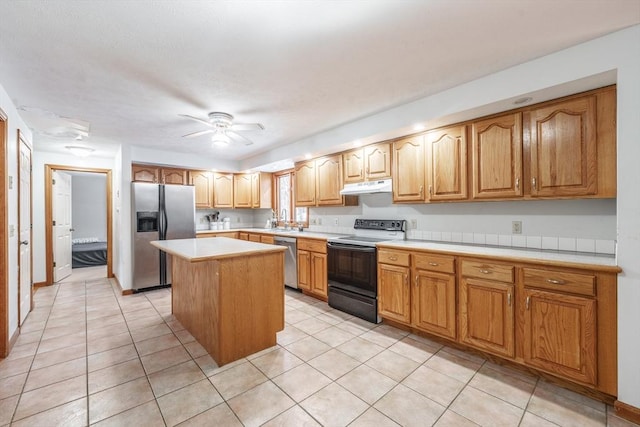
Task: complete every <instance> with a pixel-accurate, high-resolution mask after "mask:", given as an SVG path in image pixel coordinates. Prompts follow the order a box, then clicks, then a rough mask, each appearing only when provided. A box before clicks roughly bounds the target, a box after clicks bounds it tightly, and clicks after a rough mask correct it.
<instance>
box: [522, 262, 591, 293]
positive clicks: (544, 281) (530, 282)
mask: <svg viewBox="0 0 640 427" xmlns="http://www.w3.org/2000/svg"><path fill="white" fill-rule="evenodd" d="M524 286H525V287H526V288H540V289H548V290H553V291H559V292H568V293H572V294H580V295H592V296H593V295H595V294H596V277H595V276H593V275H591V274H580V273H568V272H564V271H554V270H542V269H537V268H525V269H524Z"/></svg>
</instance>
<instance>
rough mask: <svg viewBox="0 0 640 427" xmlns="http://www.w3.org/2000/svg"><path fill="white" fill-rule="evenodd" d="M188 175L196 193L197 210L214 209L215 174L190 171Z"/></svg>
mask: <svg viewBox="0 0 640 427" xmlns="http://www.w3.org/2000/svg"><path fill="white" fill-rule="evenodd" d="M188 175H189V176H188V178H189V185H193V187H194V191H195V199H196V200H195V201H196V209H207V208H209V209H210V208H213V172H210V171H189V173H188Z"/></svg>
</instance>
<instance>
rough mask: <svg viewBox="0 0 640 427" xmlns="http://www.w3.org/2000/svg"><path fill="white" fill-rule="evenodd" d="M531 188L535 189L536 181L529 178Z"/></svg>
mask: <svg viewBox="0 0 640 427" xmlns="http://www.w3.org/2000/svg"><path fill="white" fill-rule="evenodd" d="M531 186H532V187H533V189H534V190H535V189H536V179H535V178H531Z"/></svg>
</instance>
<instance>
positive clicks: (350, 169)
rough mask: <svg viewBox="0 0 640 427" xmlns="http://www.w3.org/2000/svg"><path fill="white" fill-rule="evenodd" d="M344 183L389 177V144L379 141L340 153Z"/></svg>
mask: <svg viewBox="0 0 640 427" xmlns="http://www.w3.org/2000/svg"><path fill="white" fill-rule="evenodd" d="M342 161H343V164H344V183H345V184H347V183H354V182H363V181H370V180H376V179H384V178H390V177H391V144H389V143H386V142H385V143H380V144H372V145H367V146H366V147H363V148H358V149H355V150H351V151H348V152H346V153H343V154H342Z"/></svg>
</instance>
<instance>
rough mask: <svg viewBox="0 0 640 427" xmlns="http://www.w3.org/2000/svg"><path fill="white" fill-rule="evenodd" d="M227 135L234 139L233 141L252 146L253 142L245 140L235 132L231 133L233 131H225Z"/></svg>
mask: <svg viewBox="0 0 640 427" xmlns="http://www.w3.org/2000/svg"><path fill="white" fill-rule="evenodd" d="M227 135H230V136H232V137H234V138H235V139H237V140H239V141H240V142H242V143H243V144H244V145H252V144H253V141H251V140H250V139H248V138H245V137H244V136H242V135H240V134H239V133H237V132H233V131H230V130H228V131H227Z"/></svg>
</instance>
